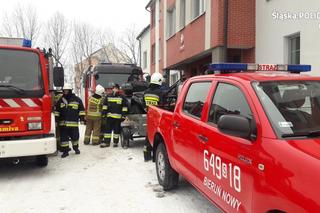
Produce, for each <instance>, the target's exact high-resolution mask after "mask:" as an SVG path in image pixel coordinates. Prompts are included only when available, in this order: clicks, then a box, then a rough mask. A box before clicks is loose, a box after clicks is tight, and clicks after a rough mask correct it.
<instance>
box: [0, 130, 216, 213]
mask: <svg viewBox="0 0 320 213" xmlns="http://www.w3.org/2000/svg"><path fill="white" fill-rule="evenodd" d="M80 129H81V136H83V133H84V127H83V126H81V128H80ZM80 141H82V138H81V140H80ZM142 147H143V140H138V141H134V142H132V143H131V147H130V148H129V149H122V148H121V147H117V148H113V147H112V146H111V147H109V148H104V149H101V148H99V147H98V146H92V145H88V146H85V145H83V143H81V144H80V150H81V154H80V155H75V154H74V152H73V151H71V152H70V155H69V156H68V157H67V158H65V159H61V158H60V156H51V157H50V158H49V164H48V166H47V167H44V168H39V167H37V166H35V164H34V163H33V162H32V161H25V162H21V163H20V164H18V165H12V164H10V163H8V162H0V212H4V213H15V212H17V213H20V212H24V213H25V212H37V213H40V212H41V213H42V212H90V213H95V212H110V213H117V212H119V213H120V212H121V213H123V212H126V213H131V212H132V213H135V212H137V213H138V212H139V213H144V212H150V213H151V212H152V213H158V212H159V213H163V212H174V213H179V212H181V213H215V212H219V210H218V209H217V208H216V207H215V206H214V205H213V204H212V203H210V202H209V201H208V200H207V199H206V198H205V197H203V196H202V195H201V194H200V193H199V192H198V191H196V190H195V189H194V188H193V186H191V185H190V184H189V183H188V182H187V181H185V180H184V179H183V178H180V182H179V187H178V188H177V189H175V190H172V191H169V192H165V191H163V190H162V187H161V186H160V185H159V184H158V180H157V177H156V172H155V164H154V163H152V162H147V163H145V162H144V161H143V154H142Z"/></svg>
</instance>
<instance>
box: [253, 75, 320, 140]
mask: <svg viewBox="0 0 320 213" xmlns="http://www.w3.org/2000/svg"><path fill="white" fill-rule="evenodd" d="M253 87H254V89H255V91H256V93H257V95H258V97H259V99H260V102H261V103H262V105H263V107H264V110H265V112H266V114H267V116H268V118H269V120H270V122H271V124H272V126H273V128H274V130H275V131H276V133H277V134H278V136H279V137H282V138H287V137H319V136H320V81H276V82H274V81H273V82H254V83H253Z"/></svg>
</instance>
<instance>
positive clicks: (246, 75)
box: [192, 71, 320, 82]
mask: <svg viewBox="0 0 320 213" xmlns="http://www.w3.org/2000/svg"><path fill="white" fill-rule="evenodd" d="M211 78H224V79H228V78H229V79H233V80H237V81H246V82H252V81H259V82H261V81H289V80H290V81H291V80H318V81H320V77H315V76H311V75H308V74H293V73H289V72H279V71H275V72H273V71H256V72H241V73H228V74H213V75H202V76H195V77H193V78H192V79H202V80H203V79H211Z"/></svg>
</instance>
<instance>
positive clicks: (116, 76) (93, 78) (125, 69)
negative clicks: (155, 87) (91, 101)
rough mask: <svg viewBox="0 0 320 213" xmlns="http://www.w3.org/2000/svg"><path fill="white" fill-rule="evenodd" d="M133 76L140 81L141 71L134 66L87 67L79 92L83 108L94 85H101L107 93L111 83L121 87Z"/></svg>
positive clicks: (103, 64)
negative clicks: (83, 103)
mask: <svg viewBox="0 0 320 213" xmlns="http://www.w3.org/2000/svg"><path fill="white" fill-rule="evenodd" d="M134 71H137V72H134ZM135 75H136V77H137V78H139V79H142V70H141V68H140V67H138V66H136V65H135V64H116V63H101V64H98V65H96V66H91V67H89V69H88V70H87V71H86V72H85V74H84V76H83V88H82V89H83V90H82V92H81V98H82V100H84V102H85V107H86V108H87V106H88V98H89V97H90V96H91V95H92V94H93V93H94V91H95V88H96V85H98V84H100V85H102V86H103V87H105V89H106V91H107V92H109V91H111V88H110V85H111V84H112V83H113V84H119V85H120V86H121V85H123V84H124V83H126V82H128V80H130V78H131V77H133V76H135Z"/></svg>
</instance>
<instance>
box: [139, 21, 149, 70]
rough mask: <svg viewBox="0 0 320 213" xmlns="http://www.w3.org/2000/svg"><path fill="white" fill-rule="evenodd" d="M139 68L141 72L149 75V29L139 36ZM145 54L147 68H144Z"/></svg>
mask: <svg viewBox="0 0 320 213" xmlns="http://www.w3.org/2000/svg"><path fill="white" fill-rule="evenodd" d="M140 39H141V50H140V51H141V65H140V66H141V68H142V70H143V72H147V73H150V59H151V55H150V54H151V52H150V51H151V50H150V27H149V28H148V29H147V30H146V31H145V32H144V33H143V34H142V35H141V37H140ZM145 51H146V52H147V67H146V68H144V67H143V65H144V55H143V53H144V52H145Z"/></svg>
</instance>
